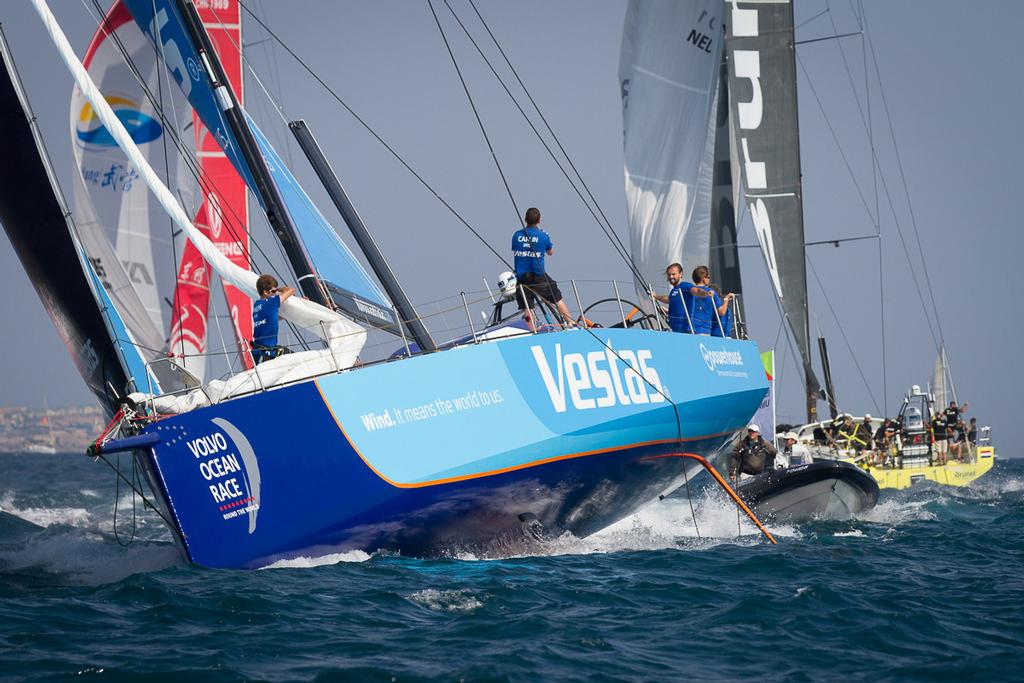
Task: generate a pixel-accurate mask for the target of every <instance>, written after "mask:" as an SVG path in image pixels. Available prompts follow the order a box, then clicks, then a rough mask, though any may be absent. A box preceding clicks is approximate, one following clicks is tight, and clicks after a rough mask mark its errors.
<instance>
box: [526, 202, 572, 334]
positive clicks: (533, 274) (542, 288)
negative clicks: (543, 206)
mask: <svg viewBox="0 0 1024 683" xmlns="http://www.w3.org/2000/svg"><path fill="white" fill-rule="evenodd" d="M525 220H526V227H525V228H520V229H519V230H516V232H515V234H513V235H512V257H513V261H514V266H515V271H516V281H517V282H518V283H519V284H520V285H523V290H522V291H523V293H522V295H517V296H516V300H517V301H518V303H519V310H521V311H523V317H524V318H526V320H527V322H531V323H532V319H533V316H532V315H531V313H530V311H532V310H533V307H534V305H535V304H536V300H537V299H538V298H540V299H543V300H544V301H546V302H548V303H549V304H553V305H554V306H555V307H557V308H558V312H559V314H560V315H561V316H562V318H563V319H564V321H565V323H566V324H570V325H571V324H572V314H571V313H569V308H568V307H567V306H566V305H565V301H563V300H562V292H561V290H559V289H558V283H556V282H555V281H554V280H553V279H552V278H551V276H550V275H548V274H547V271H546V270H545V268H544V256H545V255H547V256H551V255H552V254H554V253H555V247H554V244H553V243H552V242H551V237H550V236H549V235H548V234H547V233H546V232H544V231H543V230H541V228H540V210H539V209H537V208H535V207H530V208H529V209H527V210H526V216H525ZM524 297H525V299H526V301H523V298H524Z"/></svg>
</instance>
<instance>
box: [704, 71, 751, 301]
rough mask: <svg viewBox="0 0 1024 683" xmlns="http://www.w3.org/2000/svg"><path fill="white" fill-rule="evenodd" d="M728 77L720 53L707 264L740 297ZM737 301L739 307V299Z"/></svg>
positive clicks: (718, 280) (725, 290)
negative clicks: (709, 241)
mask: <svg viewBox="0 0 1024 683" xmlns="http://www.w3.org/2000/svg"><path fill="white" fill-rule="evenodd" d="M728 77H729V69H728V65H727V63H726V59H725V54H724V53H723V54H722V67H721V72H720V74H719V81H718V107H717V109H716V111H717V115H716V121H715V170H714V176H713V179H712V183H711V250H710V257H709V261H708V265H709V266H710V268H711V273H712V275H713V279H714V281H715V282H717V283H719V285H720V286H721V287H722V291H723V292H733V293H735V294H739V295H742V294H743V282H742V280H741V278H740V254H739V245H738V244H737V242H736V215H737V212H736V204H735V198H734V185H733V173H734V172H735V171H737V170H738V169H737V168H736V167H734V166H733V163H732V150H731V148H732V145H731V144H730V138H731V135H730V131H729V121H730V120H731V116H730V115H729V87H728V80H729V78H728ZM739 301H740V305H741V306H742V302H743V298H742V296H741V297H740V299H739ZM740 318H741V319H742V318H744V316H742V315H741V316H740Z"/></svg>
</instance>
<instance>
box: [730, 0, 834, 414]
mask: <svg viewBox="0 0 1024 683" xmlns="http://www.w3.org/2000/svg"><path fill="white" fill-rule="evenodd" d="M727 7H728V8H729V10H730V11H729V16H728V17H726V26H727V38H726V51H727V59H728V63H729V89H730V98H731V100H732V102H731V110H730V114H731V116H732V127H733V132H734V135H735V138H736V146H737V152H738V154H739V162H740V166H741V168H742V177H743V185H744V196H745V197H746V201H747V207H748V208H749V210H750V216H751V219H752V222H753V224H754V230H755V232H756V233H757V239H758V242H759V243H760V245H761V251H762V253H763V255H764V258H765V262H766V263H767V265H768V272H769V274H770V276H771V281H772V286H773V287H774V289H775V294H776V296H778V298H779V300H780V301H781V302H782V307H783V310H784V312H785V316H786V320H787V321H788V323H789V326H790V329H791V330H792V332H793V338H794V340H795V341H796V345H797V348H798V349H799V351H800V357H801V359H802V361H803V369H804V376H805V380H806V384H807V396H808V413H809V414H808V420H809V421H814V420H815V419H816V416H815V414H814V413H816V412H817V408H816V401H817V393H818V389H819V387H818V382H817V379H816V378H815V376H814V371H813V369H812V367H811V343H810V325H809V322H808V313H807V267H806V263H805V260H804V224H803V203H802V202H803V199H802V194H801V193H802V190H801V184H800V146H799V134H798V129H797V123H798V121H797V100H796V56H795V52H794V50H795V47H794V37H793V7H792V4H791V3H790V2H789V0H767V1H766V0H750V1H745V0H728V2H727Z"/></svg>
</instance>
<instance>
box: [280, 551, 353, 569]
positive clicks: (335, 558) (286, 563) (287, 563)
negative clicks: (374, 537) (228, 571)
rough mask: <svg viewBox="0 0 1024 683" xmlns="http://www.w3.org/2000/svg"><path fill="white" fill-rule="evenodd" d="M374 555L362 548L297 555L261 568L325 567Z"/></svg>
mask: <svg viewBox="0 0 1024 683" xmlns="http://www.w3.org/2000/svg"><path fill="white" fill-rule="evenodd" d="M370 557H372V556H371V555H370V554H369V553H364V552H363V551H362V550H349V551H348V552H344V553H331V554H330V555H321V556H320V557H295V558H292V559H290V560H278V561H277V562H274V563H273V564H268V565H267V566H266V567H261V569H310V568H312V567H323V566H324V565H329V564H339V563H341V562H366V561H367V560H369V559H370Z"/></svg>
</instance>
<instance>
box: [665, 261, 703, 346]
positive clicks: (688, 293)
mask: <svg viewBox="0 0 1024 683" xmlns="http://www.w3.org/2000/svg"><path fill="white" fill-rule="evenodd" d="M665 279H666V280H668V283H669V284H670V285H671V286H672V289H671V291H669V293H668V296H665V295H664V294H655V295H654V298H655V299H657V300H658V301H660V302H661V303H663V304H668V326H669V329H671V330H672V331H673V332H683V333H686V334H691V333H692V332H693V330H692V329H691V328H690V319H691V318H692V317H693V301H694V299H695V298H703V297H706V296H708V293H707V290H705V289H704V288H703V287H698V286H696V285H694V284H693V283H692V282H683V266H682V265H681V264H679V263H673V264H672V265H670V266H669V267H668V268H666V269H665Z"/></svg>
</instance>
